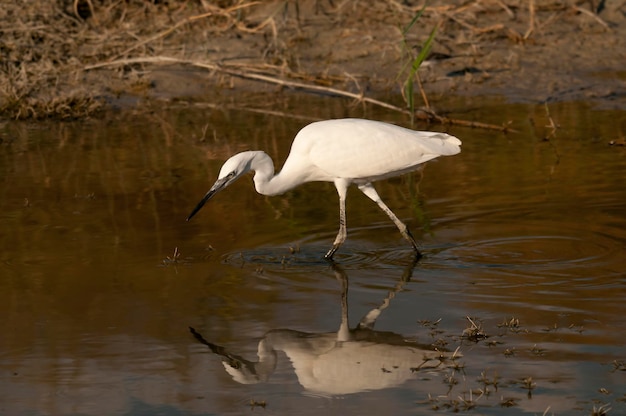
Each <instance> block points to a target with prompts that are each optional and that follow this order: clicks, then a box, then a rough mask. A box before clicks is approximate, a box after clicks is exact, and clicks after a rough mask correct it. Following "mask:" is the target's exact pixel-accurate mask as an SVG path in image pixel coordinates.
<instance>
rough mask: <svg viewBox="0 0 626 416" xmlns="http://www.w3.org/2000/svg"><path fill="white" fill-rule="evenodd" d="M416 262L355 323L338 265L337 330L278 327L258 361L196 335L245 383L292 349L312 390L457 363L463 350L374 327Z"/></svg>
mask: <svg viewBox="0 0 626 416" xmlns="http://www.w3.org/2000/svg"><path fill="white" fill-rule="evenodd" d="M413 267H414V265H411V267H409V268H408V269H407V270H406V271H405V272H404V275H403V276H402V279H401V280H400V281H399V283H398V284H397V285H396V286H395V288H394V289H393V290H391V291H390V292H389V293H388V294H387V296H386V297H385V298H384V299H383V301H382V302H381V304H380V306H378V307H377V308H374V309H372V310H371V311H369V312H368V313H367V314H366V315H365V316H364V317H363V318H362V319H361V321H360V322H359V324H358V325H357V326H356V327H355V328H354V329H350V327H349V324H348V276H347V275H346V273H345V271H344V270H343V269H341V268H340V267H339V266H337V265H333V270H334V272H335V275H336V277H337V279H338V280H339V281H340V282H341V324H340V325H339V330H338V331H337V332H330V333H319V334H318V333H307V332H301V331H295V330H291V329H274V330H271V331H269V332H267V333H266V334H265V336H264V337H263V338H262V339H261V341H260V342H259V345H258V351H257V355H258V361H250V360H247V359H245V358H243V357H240V356H238V355H235V354H233V353H232V352H230V351H228V350H227V349H225V348H224V347H221V346H219V345H217V344H214V343H212V342H210V341H207V340H206V339H205V338H204V337H203V336H202V335H201V334H200V333H198V332H197V331H196V330H195V329H193V328H189V329H190V330H191V333H192V334H193V335H194V337H195V338H196V339H197V340H198V341H200V342H201V343H202V344H204V345H206V346H207V347H209V348H210V350H211V351H212V352H213V353H215V354H217V355H219V356H220V357H222V363H223V365H224V368H225V369H226V371H227V372H228V374H230V375H231V376H232V377H233V379H234V380H235V381H237V382H239V383H242V384H252V383H261V382H265V381H267V380H268V379H269V377H270V376H271V375H272V373H273V372H274V370H275V368H276V362H277V352H278V351H282V352H284V353H285V355H287V357H288V358H289V360H290V361H291V363H292V365H293V368H294V370H295V373H296V376H297V377H298V381H299V382H300V384H301V385H302V386H303V387H304V388H305V389H306V390H307V391H308V392H310V393H314V394H321V395H344V394H350V393H357V392H362V391H367V390H380V389H385V388H390V387H395V386H398V385H400V384H402V383H404V382H406V381H407V380H409V379H411V378H414V377H417V376H418V374H419V373H420V372H424V371H434V370H438V369H445V368H447V367H449V366H454V365H456V363H455V360H456V359H457V358H458V357H459V354H458V353H457V352H454V353H453V352H445V351H440V350H436V349H435V348H433V347H432V346H431V345H426V344H418V343H416V342H412V341H408V340H406V339H405V338H404V337H403V336H402V335H399V334H394V333H391V332H382V331H376V330H374V324H375V323H376V319H377V318H378V317H379V316H380V314H381V313H382V312H383V310H385V309H386V308H387V307H388V306H389V304H390V301H391V300H392V299H393V298H394V297H395V296H396V294H397V293H398V292H399V291H400V290H402V288H403V286H404V285H405V284H406V282H408V280H409V279H410V276H411V273H412V270H413Z"/></svg>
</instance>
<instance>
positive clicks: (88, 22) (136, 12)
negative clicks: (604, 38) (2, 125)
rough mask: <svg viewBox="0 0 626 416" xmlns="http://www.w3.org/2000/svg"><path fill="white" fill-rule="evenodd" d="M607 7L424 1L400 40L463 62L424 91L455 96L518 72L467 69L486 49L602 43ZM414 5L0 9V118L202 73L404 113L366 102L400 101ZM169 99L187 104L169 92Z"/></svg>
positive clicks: (138, 4) (234, 1) (88, 1)
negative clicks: (557, 34) (580, 31)
mask: <svg viewBox="0 0 626 416" xmlns="http://www.w3.org/2000/svg"><path fill="white" fill-rule="evenodd" d="M604 3H605V2H603V1H599V2H597V1H596V2H593V1H588V2H587V1H573V0H572V1H565V0H561V1H556V0H555V1H541V2H539V1H531V2H530V3H528V2H527V1H526V0H523V1H522V0H470V1H460V0H459V1H445V2H444V1H432V2H429V3H428V6H427V7H426V8H425V11H424V15H423V16H422V17H421V20H420V25H419V28H416V30H415V31H414V32H413V33H410V34H409V35H408V36H407V38H406V41H407V42H408V44H409V45H411V46H412V47H413V48H416V50H418V49H419V47H420V45H421V42H423V41H424V40H425V38H426V37H427V36H428V33H429V32H430V31H431V30H432V28H433V27H435V26H436V25H439V29H438V34H437V38H436V43H437V45H438V46H437V47H438V48H439V49H440V51H441V53H439V54H438V56H442V57H444V58H445V59H453V58H458V57H460V58H461V59H460V62H461V63H460V65H457V66H458V67H459V69H457V70H456V72H454V71H450V72H449V73H448V75H446V76H445V77H444V76H443V75H441V73H437V72H435V75H433V74H430V75H428V74H427V75H426V76H425V77H424V80H423V83H424V87H423V88H424V89H425V90H426V92H428V91H432V90H435V88H434V85H435V84H437V82H439V81H441V79H442V77H443V78H446V82H447V84H445V86H444V87H445V88H450V89H455V88H458V86H459V84H460V83H475V84H477V83H478V84H480V83H483V82H485V81H486V80H488V79H489V78H491V77H494V76H495V75H494V74H495V73H496V71H500V70H502V69H504V70H506V69H515V68H514V67H515V63H512V62H505V61H502V60H501V57H495V61H490V63H489V64H488V65H482V66H479V65H477V61H478V60H480V59H483V58H484V57H485V55H486V54H487V52H486V49H485V48H486V46H487V45H489V44H491V43H493V42H504V43H507V44H509V45H511V44H532V43H534V42H540V39H541V37H542V36H545V35H546V33H548V32H549V30H550V28H551V25H554V23H555V22H556V21H559V20H568V21H573V22H574V23H572V24H574V25H583V24H584V25H588V26H591V27H592V28H593V29H592V30H595V31H600V32H606V33H608V32H610V31H612V30H613V27H612V26H611V24H610V22H607V21H605V20H604V19H603V18H602V17H601V15H600V12H602V11H603V10H601V8H604V7H605V6H604ZM422 7H423V2H422V1H406V2H399V1H393V0H377V1H374V2H369V3H368V5H367V7H366V6H364V5H363V4H362V3H360V2H358V1H350V0H346V1H323V0H301V1H293V0H292V1H287V0H282V1H270V2H265V1H264V2H260V1H250V0H223V1H206V0H202V1H201V0H196V1H183V0H152V1H148V0H127V1H118V0H56V1H45V0H25V1H23V2H13V3H8V2H7V3H6V4H3V6H2V8H0V114H1V115H2V116H3V117H8V118H14V119H28V118H44V117H57V118H62V119H65V118H80V117H85V116H89V115H92V114H94V113H96V112H98V111H99V110H101V109H103V108H105V107H108V106H110V105H112V104H114V103H116V102H119V101H120V99H121V98H123V97H126V96H136V97H146V98H153V95H154V90H155V89H157V87H158V86H156V87H155V84H156V81H155V78H154V77H153V71H154V70H155V69H157V68H164V67H166V68H172V67H175V68H182V69H183V70H185V69H188V68H195V69H201V70H202V71H204V72H205V73H206V75H207V78H208V77H210V78H211V80H212V83H213V84H214V85H216V86H217V88H234V87H236V86H238V85H240V83H241V82H251V83H254V84H255V85H257V86H258V85H272V86H273V88H289V89H299V90H305V91H308V92H313V93H321V94H331V95H336V96H342V97H347V98H350V99H352V100H354V101H355V102H359V103H363V104H367V105H374V106H382V107H385V108H387V109H390V110H393V111H401V112H407V110H406V108H405V107H404V106H402V104H398V103H395V102H385V101H382V100H379V99H377V98H374V97H376V96H377V95H380V94H381V93H382V92H385V91H388V90H389V89H393V90H396V91H399V88H398V87H399V85H400V84H401V83H402V81H401V80H398V79H397V76H398V73H399V71H400V69H401V68H402V64H403V63H402V62H401V60H402V59H403V57H402V56H403V53H402V50H401V43H402V40H403V39H402V34H401V31H400V27H402V26H403V25H405V24H406V23H407V22H408V21H410V20H411V18H412V17H413V16H414V15H415V13H416V12H417V11H418V10H420V9H421V8H422ZM618 7H621V6H618ZM435 49H436V48H435ZM457 75H459V76H457ZM452 78H456V79H455V82H453V83H450V82H449V81H450V79H452ZM421 84H422V83H421V79H420V86H421ZM192 90H193V88H192ZM194 93H197V92H194ZM168 94H169V95H168V97H167V98H180V97H179V96H178V95H182V96H183V98H187V97H185V95H187V94H189V95H193V93H190V92H188V91H177V90H176V88H174V87H170V90H169V91H168ZM207 95H208V94H207ZM161 97H162V94H161ZM397 97H398V98H399V100H398V102H401V99H400V94H397ZM425 97H426V95H425V92H424V90H422V91H421V93H420V95H419V96H418V101H420V102H422V101H423V102H424V106H423V107H422V108H420V109H418V114H417V116H418V118H422V119H425V120H429V121H433V122H438V123H455V122H460V123H461V124H465V123H464V122H463V121H458V120H452V119H447V118H446V117H443V116H440V115H438V114H436V113H435V111H434V110H433V109H432V108H431V107H430V105H429V103H428V100H427V99H425ZM466 123H467V125H470V126H478V127H490V126H482V125H481V124H480V123H478V122H466ZM491 127H493V126H491ZM495 127H498V126H495ZM500 127H501V128H502V129H506V126H504V127H502V126H500Z"/></svg>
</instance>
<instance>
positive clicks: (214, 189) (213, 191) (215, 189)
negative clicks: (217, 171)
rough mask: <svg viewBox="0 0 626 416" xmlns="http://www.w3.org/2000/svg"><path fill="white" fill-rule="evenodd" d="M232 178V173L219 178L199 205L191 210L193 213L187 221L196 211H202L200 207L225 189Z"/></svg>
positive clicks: (188, 218)
mask: <svg viewBox="0 0 626 416" xmlns="http://www.w3.org/2000/svg"><path fill="white" fill-rule="evenodd" d="M231 179H232V177H231V176H230V175H229V176H226V177H225V178H222V179H218V180H217V181H216V182H215V184H213V186H212V187H211V189H209V192H207V193H206V195H205V196H204V197H203V198H202V200H201V201H200V202H199V203H198V205H196V207H195V208H194V209H193V211H191V214H189V216H188V217H187V221H189V220H190V219H191V218H192V217H193V216H194V215H196V213H197V212H198V211H200V208H202V207H203V206H204V204H206V203H207V201H208V200H209V199H211V198H212V197H213V195H215V194H216V193H218V192H219V191H221V190H222V189H224V188H225V187H226V185H228V184H229V182H230V180H231Z"/></svg>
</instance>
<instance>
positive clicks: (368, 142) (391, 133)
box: [187, 119, 461, 259]
mask: <svg viewBox="0 0 626 416" xmlns="http://www.w3.org/2000/svg"><path fill="white" fill-rule="evenodd" d="M460 145H461V141H460V140H459V139H457V138H456V137H454V136H450V135H448V134H445V133H438V132H430V131H414V130H409V129H406V128H404V127H399V126H395V125H393V124H388V123H383V122H380V121H372V120H362V119H339V120H325V121H318V122H315V123H311V124H309V125H308V126H306V127H304V128H303V129H302V130H300V131H299V132H298V134H297V135H296V137H295V139H294V140H293V143H292V145H291V151H290V153H289V156H288V157H287V160H286V161H285V164H284V165H283V168H282V170H281V171H280V172H279V173H277V174H275V173H274V163H273V162H272V159H271V158H270V157H269V156H268V155H267V154H266V153H265V152H263V151H247V152H242V153H238V154H236V155H234V156H232V157H231V158H230V159H228V160H227V161H226V163H224V165H223V166H222V169H221V170H220V173H219V176H218V179H217V181H216V182H215V184H214V185H213V186H212V187H211V189H210V190H209V192H207V193H206V195H205V196H204V198H202V200H201V201H200V202H199V203H198V205H197V206H196V207H195V208H194V210H193V211H192V212H191V214H189V217H187V221H189V220H190V219H191V218H192V217H193V216H194V215H195V214H196V213H197V212H198V211H199V210H200V208H202V206H204V204H205V203H206V202H207V201H208V200H209V199H211V197H213V195H215V194H216V193H217V192H219V191H221V190H222V189H224V188H226V187H227V186H228V185H230V184H232V183H233V182H234V181H236V180H237V179H238V178H240V177H241V176H242V175H244V174H245V173H247V172H249V171H254V172H255V174H254V186H255V188H256V191H257V192H258V193H260V194H262V195H269V196H272V195H280V194H283V193H284V192H286V191H289V190H290V189H293V188H295V187H296V186H298V185H301V184H303V183H305V182H314V181H322V182H333V183H334V184H335V187H336V188H337V193H338V194H339V232H338V234H337V237H336V238H335V241H334V243H333V245H332V247H331V248H330V250H328V252H327V253H326V255H325V258H326V259H332V257H333V255H334V254H335V252H336V251H337V249H338V248H339V247H340V246H341V244H342V243H343V242H344V241H345V240H346V237H347V231H346V194H347V191H348V186H350V185H351V184H356V185H357V186H358V188H359V189H360V190H361V192H363V193H364V194H365V195H366V196H367V197H369V198H370V199H371V200H372V201H374V202H376V204H378V206H379V207H380V208H381V209H382V210H383V211H384V212H385V213H386V214H387V215H388V216H389V218H391V220H392V221H393V222H394V223H395V224H396V226H397V227H398V229H399V230H400V233H401V234H402V236H403V237H404V238H405V239H406V240H408V241H409V243H411V245H412V246H413V248H414V249H415V252H416V253H417V255H418V256H420V252H419V249H418V246H417V243H416V242H415V239H414V238H413V236H412V235H411V233H410V231H409V229H408V228H407V226H406V225H405V224H404V223H403V222H402V221H400V219H398V217H397V216H396V215H395V214H394V213H393V212H392V211H391V210H390V209H389V207H387V205H385V203H384V202H383V201H382V200H381V199H380V196H378V193H377V192H376V190H375V189H374V187H373V186H372V182H374V181H377V180H380V179H386V178H391V177H394V176H399V175H402V174H405V173H408V172H412V171H415V170H417V169H418V168H419V166H420V165H421V164H422V163H424V162H426V161H428V160H431V159H434V158H436V157H438V156H450V155H455V154H457V153H459V152H460V151H461V148H460Z"/></svg>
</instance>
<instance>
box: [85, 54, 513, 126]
mask: <svg viewBox="0 0 626 416" xmlns="http://www.w3.org/2000/svg"><path fill="white" fill-rule="evenodd" d="M145 63H152V64H180V65H189V66H193V67H197V68H203V69H208V70H210V71H213V72H220V73H223V74H227V75H231V76H234V77H239V78H243V79H250V80H254V81H261V82H266V83H269V84H274V85H280V86H283V87H287V88H293V89H300V90H304V91H311V92H319V93H325V94H331V95H335V96H339V97H347V98H352V99H354V100H357V101H358V102H361V103H368V104H372V105H375V106H378V107H382V108H386V109H389V110H393V111H396V112H399V113H403V114H408V115H410V112H409V110H407V109H404V108H401V107H398V106H395V105H393V104H389V103H387V102H384V101H380V100H376V99H374V98H370V97H366V96H365V95H364V94H363V93H362V92H361V93H358V94H357V93H353V92H350V91H345V90H340V89H337V88H332V87H326V86H322V85H315V84H307V83H303V82H298V81H290V80H286V79H282V78H277V77H273V76H269V75H264V74H258V73H253V72H244V71H241V70H239V69H237V68H234V67H232V66H230V67H229V66H224V65H220V64H217V63H212V62H198V61H190V60H186V59H179V58H173V57H169V56H148V57H140V58H128V59H118V60H115V61H108V62H101V63H97V64H93V65H88V66H86V67H85V70H92V69H98V68H104V67H109V66H122V65H132V64H145ZM415 116H416V117H417V118H419V119H421V120H425V121H429V122H436V123H440V124H444V125H456V126H465V127H474V128H481V129H487V130H497V131H502V132H512V131H514V130H513V129H511V128H509V127H508V126H507V125H503V126H499V125H496V124H488V123H481V122H476V121H467V120H459V119H454V118H448V117H443V116H440V115H437V114H435V113H434V112H432V111H430V110H423V109H420V110H417V114H416V115H415Z"/></svg>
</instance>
